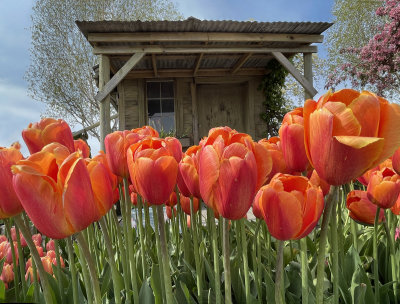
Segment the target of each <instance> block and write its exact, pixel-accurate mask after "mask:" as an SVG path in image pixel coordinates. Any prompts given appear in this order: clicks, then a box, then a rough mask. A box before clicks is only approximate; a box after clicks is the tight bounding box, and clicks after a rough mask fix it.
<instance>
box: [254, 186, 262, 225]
mask: <svg viewBox="0 0 400 304" xmlns="http://www.w3.org/2000/svg"><path fill="white" fill-rule="evenodd" d="M262 193H263V192H262V190H261V189H260V190H259V191H258V192H257V194H256V196H255V197H254V201H253V205H252V207H253V214H254V216H255V217H256V218H259V219H260V218H263V215H262V211H261V208H260V199H261V196H262Z"/></svg>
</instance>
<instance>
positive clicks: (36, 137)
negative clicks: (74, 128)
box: [22, 118, 75, 154]
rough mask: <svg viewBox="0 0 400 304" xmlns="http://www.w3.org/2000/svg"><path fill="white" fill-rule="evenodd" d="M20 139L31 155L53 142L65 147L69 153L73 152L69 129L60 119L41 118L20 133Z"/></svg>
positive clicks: (73, 147) (72, 139)
mask: <svg viewBox="0 0 400 304" xmlns="http://www.w3.org/2000/svg"><path fill="white" fill-rule="evenodd" d="M22 138H23V139H24V141H25V143H26V145H27V146H28V149H29V152H30V153H31V154H33V153H36V152H39V151H40V150H42V148H43V147H44V146H46V145H48V144H51V143H53V142H57V143H60V144H62V145H64V146H66V147H67V148H68V150H69V152H74V151H75V146H74V138H73V136H72V132H71V128H70V127H69V125H68V124H67V123H66V122H65V121H64V120H62V119H57V120H56V119H53V118H43V119H42V120H41V121H39V122H35V123H33V124H32V123H30V124H29V126H28V128H27V129H24V130H23V131H22Z"/></svg>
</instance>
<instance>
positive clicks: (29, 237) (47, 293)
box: [14, 215, 54, 303]
mask: <svg viewBox="0 0 400 304" xmlns="http://www.w3.org/2000/svg"><path fill="white" fill-rule="evenodd" d="M14 221H15V224H16V225H17V226H18V227H19V229H20V230H21V233H22V235H23V236H24V238H25V241H26V243H27V244H28V247H29V250H30V252H31V256H32V258H33V260H34V262H35V264H36V267H37V270H38V271H39V276H40V282H41V284H42V288H43V294H44V299H45V301H46V303H54V302H53V297H52V296H51V289H50V288H51V287H50V285H49V281H48V280H47V273H46V271H45V270H44V267H43V264H42V260H41V259H40V256H39V253H38V251H37V249H36V246H35V244H34V243H33V241H32V235H31V232H30V231H29V229H28V227H26V226H25V223H24V221H23V219H22V218H21V216H20V215H16V216H15V217H14Z"/></svg>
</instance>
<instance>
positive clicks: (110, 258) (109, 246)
mask: <svg viewBox="0 0 400 304" xmlns="http://www.w3.org/2000/svg"><path fill="white" fill-rule="evenodd" d="M99 223H100V227H101V230H102V232H103V235H104V242H105V245H106V248H107V253H108V263H109V264H110V267H111V275H112V278H113V287H114V299H115V303H116V304H119V303H121V289H122V286H121V284H120V279H119V273H118V269H117V265H116V264H115V260H114V255H115V253H114V249H113V246H112V242H111V239H110V235H109V234H108V230H107V223H106V221H105V217H104V216H103V217H102V218H101V219H100V220H99Z"/></svg>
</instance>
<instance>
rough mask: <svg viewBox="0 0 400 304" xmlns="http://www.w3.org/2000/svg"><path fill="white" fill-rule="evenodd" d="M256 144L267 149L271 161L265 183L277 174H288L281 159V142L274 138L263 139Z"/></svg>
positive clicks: (283, 160) (282, 158)
mask: <svg viewBox="0 0 400 304" xmlns="http://www.w3.org/2000/svg"><path fill="white" fill-rule="evenodd" d="M258 143H259V144H261V145H263V146H264V147H265V148H267V150H268V153H269V154H270V156H271V160H272V168H271V171H270V172H269V174H268V176H267V180H266V183H268V182H269V181H270V180H271V179H272V178H273V177H274V175H275V174H277V173H289V170H288V168H287V166H286V162H285V159H284V157H283V153H282V147H281V140H280V138H279V137H275V136H274V137H271V138H270V139H265V138H264V139H261V140H259V141H258Z"/></svg>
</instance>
